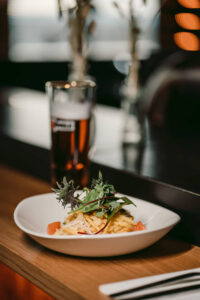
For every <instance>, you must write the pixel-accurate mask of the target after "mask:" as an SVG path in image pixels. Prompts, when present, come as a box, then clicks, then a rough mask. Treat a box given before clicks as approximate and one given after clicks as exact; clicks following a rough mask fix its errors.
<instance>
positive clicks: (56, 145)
mask: <svg viewBox="0 0 200 300" xmlns="http://www.w3.org/2000/svg"><path fill="white" fill-rule="evenodd" d="M95 88H96V84H95V82H93V81H91V80H84V81H71V82H67V81H50V82H47V83H46V92H47V94H48V97H49V103H50V118H51V179H52V186H54V187H55V186H56V182H61V181H62V179H63V177H64V176H65V177H66V178H67V180H71V179H73V180H74V182H75V185H78V186H80V187H84V186H86V185H87V184H88V181H89V157H88V154H89V150H90V147H91V133H92V131H93V130H94V129H93V128H91V125H93V126H94V124H93V123H94V122H91V117H92V109H93V106H94V98H95Z"/></svg>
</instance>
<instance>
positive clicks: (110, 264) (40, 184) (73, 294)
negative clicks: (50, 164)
mask: <svg viewBox="0 0 200 300" xmlns="http://www.w3.org/2000/svg"><path fill="white" fill-rule="evenodd" d="M0 179H1V189H0V201H1V205H0V226H1V228H2V229H1V231H0V260H1V261H2V262H3V263H5V264H6V265H8V266H9V267H11V268H12V269H14V270H15V271H16V272H18V273H19V274H21V275H22V276H23V277H25V278H27V279H28V280H30V281H31V282H32V283H34V284H35V285H37V286H38V287H40V288H41V289H43V290H44V291H45V292H47V293H48V294H50V295H51V296H53V297H55V298H56V299H107V297H106V296H103V295H102V294H101V293H100V292H99V290H98V287H99V285H100V284H103V283H109V282H113V281H121V280H128V279H132V278H139V277H143V276H149V275H156V274H161V273H166V272H173V271H178V270H184V269H189V268H195V267H199V265H200V248H199V247H196V246H193V245H191V244H188V243H184V242H181V241H179V240H176V239H172V238H171V237H170V236H167V237H165V238H163V239H162V240H160V241H159V242H157V243H156V244H154V245H153V246H151V247H149V248H147V249H145V250H143V251H140V252H137V253H133V254H129V255H125V256H120V257H111V258H81V257H73V256H68V255H64V254H60V253H56V252H53V251H50V250H48V249H46V248H44V247H42V246H41V245H39V244H37V243H36V242H34V241H33V240H32V239H31V238H29V237H28V236H26V235H25V234H24V233H23V232H21V231H20V230H19V229H18V228H17V227H16V225H15V223H14V220H13V212H14V209H15V207H16V205H17V204H18V203H19V202H20V201H21V200H22V199H24V198H26V197H28V196H31V195H35V194H41V193H46V192H49V191H50V186H49V185H48V184H47V183H46V182H44V181H42V180H39V179H36V178H34V177H32V176H30V175H27V174H24V173H21V172H19V171H16V170H14V169H11V168H9V167H7V166H3V165H1V166H0Z"/></svg>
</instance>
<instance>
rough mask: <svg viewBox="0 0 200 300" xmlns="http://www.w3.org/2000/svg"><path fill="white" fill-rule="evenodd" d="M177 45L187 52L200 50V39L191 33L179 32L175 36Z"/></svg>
mask: <svg viewBox="0 0 200 300" xmlns="http://www.w3.org/2000/svg"><path fill="white" fill-rule="evenodd" d="M174 41H175V43H176V45H177V46H178V47H179V48H181V49H183V50H186V51H198V50H200V41H199V39H198V37H197V36H196V35H195V34H193V33H190V32H177V33H175V34H174Z"/></svg>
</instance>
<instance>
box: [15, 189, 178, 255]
mask: <svg viewBox="0 0 200 300" xmlns="http://www.w3.org/2000/svg"><path fill="white" fill-rule="evenodd" d="M119 195H121V194H119ZM128 197H129V198H130V199H132V200H133V201H134V203H135V204H136V206H137V207H134V206H133V205H129V206H126V207H125V208H126V209H127V210H128V211H129V212H130V213H131V214H132V215H133V216H134V219H135V221H136V222H137V221H139V220H140V221H142V222H143V223H144V224H145V226H146V228H147V229H146V230H144V231H135V232H128V233H117V234H101V235H100V234H99V235H80V236H79V235H78V236H75V235H69V236H54V235H53V236H52V235H48V234H47V233H46V230H47V225H48V224H49V223H52V222H55V221H61V222H62V221H63V220H64V217H65V216H66V213H67V210H68V209H67V208H66V209H64V208H63V207H62V206H61V205H60V204H59V203H58V201H57V200H56V196H55V194H53V193H49V194H42V195H36V196H33V197H29V198H26V199H24V200H23V201H21V202H20V203H19V204H18V205H17V207H16V209H15V212H14V220H15V223H16V225H17V226H18V227H19V228H20V229H21V230H22V231H24V232H25V233H27V234H28V235H29V236H31V237H32V238H33V239H34V240H36V241H37V242H38V243H40V244H42V245H43V246H45V247H47V248H50V249H52V250H55V251H58V252H62V253H65V254H71V255H78V256H93V257H95V256H96V257H97V256H114V255H122V254H127V253H131V252H135V251H138V250H141V249H144V248H146V247H148V246H150V245H152V244H154V243H155V242H156V241H158V240H159V239H160V238H162V237H163V236H164V235H165V234H166V233H167V232H169V231H170V230H171V229H172V228H173V227H174V226H175V225H176V224H177V223H178V222H179V221H180V217H179V216H178V215H177V214H176V213H174V212H172V211H170V210H168V209H166V208H163V207H161V206H158V205H155V204H152V203H149V202H146V201H143V200H139V199H136V198H133V197H130V196H128Z"/></svg>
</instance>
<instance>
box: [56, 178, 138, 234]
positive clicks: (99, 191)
mask: <svg viewBox="0 0 200 300" xmlns="http://www.w3.org/2000/svg"><path fill="white" fill-rule="evenodd" d="M57 186H58V189H52V190H53V191H54V192H55V193H56V195H57V199H58V201H59V202H61V203H62V205H63V206H64V207H65V206H66V205H68V204H69V205H70V206H71V211H70V212H69V213H73V212H76V211H81V212H83V213H89V212H93V211H96V215H97V216H98V217H100V218H103V217H105V216H106V217H107V223H106V226H107V224H108V223H109V221H110V219H111V218H112V217H113V216H114V215H115V214H116V213H117V212H118V211H119V210H120V209H121V208H122V207H123V206H124V205H129V204H133V205H135V204H134V203H133V202H132V201H131V200H130V199H129V198H127V197H118V196H116V191H115V188H114V186H113V185H111V184H108V183H107V182H103V177H102V173H101V172H99V176H98V178H97V179H93V180H92V184H91V187H90V188H84V189H83V192H82V193H81V194H77V193H76V194H75V192H76V191H77V190H78V187H76V188H75V187H74V182H73V180H71V181H69V182H67V180H66V178H65V177H64V178H63V181H62V183H61V184H59V183H58V182H57ZM83 193H84V194H83ZM83 195H84V197H83ZM135 206H136V205H135ZM104 228H105V226H104ZM104 228H102V229H101V230H100V231H102V230H103V229H104ZM100 231H98V232H97V233H99V232H100ZM97 233H96V234H97Z"/></svg>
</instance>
